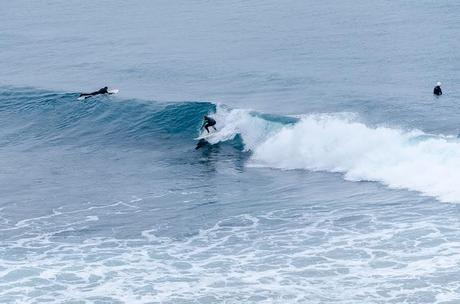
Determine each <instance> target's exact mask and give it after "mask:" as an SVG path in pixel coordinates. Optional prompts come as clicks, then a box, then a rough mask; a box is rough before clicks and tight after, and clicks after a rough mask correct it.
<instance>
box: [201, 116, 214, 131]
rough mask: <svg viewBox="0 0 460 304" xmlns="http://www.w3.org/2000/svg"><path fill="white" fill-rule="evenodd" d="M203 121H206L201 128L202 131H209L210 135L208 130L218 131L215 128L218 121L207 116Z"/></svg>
mask: <svg viewBox="0 0 460 304" xmlns="http://www.w3.org/2000/svg"><path fill="white" fill-rule="evenodd" d="M203 119H204V123H203V126H202V127H201V129H203V128H205V129H206V131H208V133H209V129H208V128H209V127H212V128H213V129H214V130H216V131H217V129H216V127H214V126H215V125H216V121H215V120H214V119H212V118H211V117H209V116H206V115H205V116H204V117H203Z"/></svg>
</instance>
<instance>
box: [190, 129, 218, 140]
mask: <svg viewBox="0 0 460 304" xmlns="http://www.w3.org/2000/svg"><path fill="white" fill-rule="evenodd" d="M216 133H217V132H216V131H211V132H209V133H207V132H206V131H204V132H203V133H201V135H200V136H198V137H196V138H194V139H195V140H202V139H204V140H207V139H209V138H210V137H212V136H213V135H214V134H216Z"/></svg>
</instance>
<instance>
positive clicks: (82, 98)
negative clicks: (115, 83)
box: [77, 89, 120, 100]
mask: <svg viewBox="0 0 460 304" xmlns="http://www.w3.org/2000/svg"><path fill="white" fill-rule="evenodd" d="M107 92H108V93H109V94H117V93H118V92H120V90H119V89H111V90H107ZM93 96H94V95H85V96H80V97H78V98H77V99H78V100H85V99H86V98H90V97H93ZM96 96H97V95H96Z"/></svg>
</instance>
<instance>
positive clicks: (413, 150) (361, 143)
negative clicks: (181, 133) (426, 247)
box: [210, 109, 460, 202]
mask: <svg viewBox="0 0 460 304" xmlns="http://www.w3.org/2000/svg"><path fill="white" fill-rule="evenodd" d="M216 116H217V117H218V121H220V124H221V125H220V126H219V128H218V130H219V131H218V132H217V133H216V134H215V135H214V136H213V137H212V139H211V140H210V142H211V143H217V142H221V141H226V140H228V139H232V138H233V137H234V136H235V135H236V134H240V135H241V136H242V139H243V142H244V144H245V148H246V149H247V150H251V151H252V152H253V156H252V162H251V165H252V166H265V167H271V168H279V169H306V170H312V171H328V172H340V173H343V174H344V177H345V179H347V180H351V181H377V182H381V183H383V184H385V185H387V186H389V187H391V188H398V189H409V190H415V191H418V192H420V193H422V194H424V195H428V196H433V197H436V198H438V199H439V200H441V201H444V202H460V182H459V181H460V141H459V140H458V139H456V138H454V137H446V136H442V135H439V136H436V135H434V136H433V135H428V134H425V133H423V132H421V131H418V130H410V131H407V130H402V129H398V128H391V127H369V126H367V125H365V124H364V123H361V122H358V121H356V120H355V119H353V118H347V117H346V115H308V116H303V117H301V118H300V120H299V121H298V122H297V123H295V124H292V125H284V126H283V125H282V124H281V123H276V122H270V121H267V120H264V119H262V118H260V117H258V116H257V115H251V113H250V112H249V111H243V110H225V109H219V110H218V112H217V114H216Z"/></svg>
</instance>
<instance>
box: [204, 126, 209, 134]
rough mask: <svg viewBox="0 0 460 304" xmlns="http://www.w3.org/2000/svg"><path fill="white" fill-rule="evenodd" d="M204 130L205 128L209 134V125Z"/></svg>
mask: <svg viewBox="0 0 460 304" xmlns="http://www.w3.org/2000/svg"><path fill="white" fill-rule="evenodd" d="M204 128H205V129H206V131H208V133H209V129H208V128H209V126H208V125H206V126H204Z"/></svg>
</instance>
